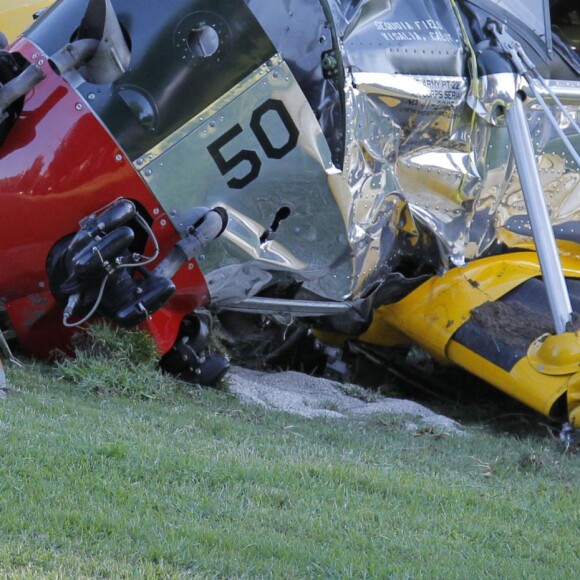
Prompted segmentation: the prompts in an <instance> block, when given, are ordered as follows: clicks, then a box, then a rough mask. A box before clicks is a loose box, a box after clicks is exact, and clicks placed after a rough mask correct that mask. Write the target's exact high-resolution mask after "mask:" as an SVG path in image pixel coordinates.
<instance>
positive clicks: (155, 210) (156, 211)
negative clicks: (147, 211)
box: [153, 207, 159, 215]
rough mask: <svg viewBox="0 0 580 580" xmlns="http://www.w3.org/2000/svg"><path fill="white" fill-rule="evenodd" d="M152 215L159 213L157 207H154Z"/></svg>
mask: <svg viewBox="0 0 580 580" xmlns="http://www.w3.org/2000/svg"><path fill="white" fill-rule="evenodd" d="M153 215H159V208H158V207H156V208H155V209H154V210H153Z"/></svg>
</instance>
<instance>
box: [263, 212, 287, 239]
mask: <svg viewBox="0 0 580 580" xmlns="http://www.w3.org/2000/svg"><path fill="white" fill-rule="evenodd" d="M291 213H292V212H291V211H290V208H289V207H287V206H283V207H281V208H280V209H279V210H278V211H277V212H276V215H275V216H274V221H273V222H272V225H271V226H270V227H269V228H268V229H267V230H266V231H265V232H264V233H263V234H262V235H261V236H260V243H261V244H263V243H264V242H265V241H266V240H267V239H268V238H269V237H270V235H272V234H273V233H274V232H276V231H277V230H278V227H279V226H280V222H282V221H284V220H285V219H286V218H288V217H289V216H290V214H291Z"/></svg>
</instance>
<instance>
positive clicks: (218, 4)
mask: <svg viewBox="0 0 580 580" xmlns="http://www.w3.org/2000/svg"><path fill="white" fill-rule="evenodd" d="M0 22H2V21H1V20H0ZM579 49H580V10H579V9H578V7H577V3H576V2H575V1H574V0H570V1H568V0H561V1H548V0H527V1H526V2H524V1H523V0H510V1H509V2H508V1H507V0H416V1H413V2H408V1H405V0H350V1H347V0H318V1H315V0H289V1H285V2H275V1H272V0H267V1H266V0H211V1H209V0H173V1H172V2H157V1H155V2H148V3H147V8H146V9H144V8H143V4H142V2H140V1H139V0H122V1H121V0H59V1H57V2H56V3H55V4H54V5H53V6H52V7H51V8H50V9H48V10H47V11H46V12H44V13H43V14H42V15H40V17H39V18H38V19H37V20H36V21H35V22H34V24H33V25H32V26H31V27H30V28H29V29H28V30H26V31H25V32H24V33H23V34H22V35H21V36H20V37H19V38H18V39H17V40H15V41H14V42H13V43H12V44H10V45H8V46H7V47H5V48H4V50H3V51H2V52H0V119H1V123H0V199H1V201H2V207H3V211H2V214H1V217H0V220H1V222H0V228H1V231H2V238H1V240H0V265H1V271H0V299H1V301H2V302H1V304H2V307H3V318H2V323H3V330H4V331H5V332H4V335H3V336H4V337H7V338H12V339H14V340H15V341H17V342H18V343H19V345H20V347H21V348H22V349H24V350H25V351H27V352H29V353H31V354H33V355H36V356H48V355H49V353H50V351H51V350H53V349H55V348H65V347H66V343H67V341H68V340H69V339H70V336H71V333H72V332H73V331H74V329H75V328H76V327H78V326H80V325H82V324H84V323H85V322H86V321H88V320H90V319H91V318H93V317H100V318H105V319H109V320H111V321H113V322H114V323H116V324H118V325H120V326H123V327H133V326H140V327H142V328H146V329H147V330H149V332H150V333H151V334H152V336H153V337H154V339H155V340H156V342H157V344H158V347H159V350H160V352H162V353H166V354H165V357H164V359H165V360H166V362H167V366H168V367H169V368H171V369H172V370H173V371H174V372H177V373H185V374H187V373H193V376H194V378H197V379H198V380H200V381H201V382H205V383H211V382H212V381H215V380H217V378H218V377H219V376H221V375H222V374H223V372H224V371H225V369H226V368H227V362H226V361H225V360H224V359H223V358H221V357H220V356H218V355H215V354H212V353H210V352H209V350H208V347H207V344H208V337H209V334H210V323H209V320H210V318H209V316H208V314H207V312H206V310H205V309H204V307H207V306H208V305H209V304H210V303H211V305H212V308H214V309H216V310H218V311H221V312H243V313H254V314H259V315H260V316H263V317H268V318H270V319H271V320H273V321H274V322H275V323H277V324H283V325H284V324H285V325H290V324H291V322H292V321H294V320H296V319H299V320H301V321H302V322H303V323H304V324H306V325H307V326H309V327H311V328H313V329H315V332H317V333H318V334H319V336H320V337H321V338H323V339H328V340H329V341H331V342H332V343H333V344H338V345H340V344H344V343H345V341H346V340H355V341H358V342H359V343H362V344H365V343H366V344H378V345H383V346H389V347H392V346H405V345H419V346H420V347H421V348H422V349H423V350H425V351H426V352H427V353H429V355H431V357H432V358H433V359H434V361H436V362H437V363H441V364H444V365H458V366H460V367H462V368H464V369H466V370H468V371H469V372H471V373H473V374H474V375H476V376H478V377H480V378H481V379H483V380H485V381H487V382H489V383H491V384H492V385H494V386H495V387H497V388H498V389H500V390H502V391H504V392H505V393H507V394H509V395H510V396H512V397H514V398H516V399H518V400H520V401H522V402H523V403H525V404H526V405H528V406H529V407H531V408H533V409H535V410H536V411H539V412H540V413H543V414H544V415H546V416H548V417H551V418H554V419H557V420H560V421H562V422H568V423H569V424H570V425H571V426H572V427H573V428H576V429H577V428H580V335H579V334H578V328H580V325H579V324H578V314H580V256H579V253H578V249H579V248H580V246H579V245H578V244H579V243H580V155H579V150H580V128H579V122H580V121H579V119H580V58H579V56H578V50H579ZM9 349H10V346H9V344H8V343H7V342H6V340H4V351H5V353H6V354H7V356H10V354H9V352H10V351H9Z"/></svg>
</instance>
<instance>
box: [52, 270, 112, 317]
mask: <svg viewBox="0 0 580 580" xmlns="http://www.w3.org/2000/svg"><path fill="white" fill-rule="evenodd" d="M109 278H110V276H109V275H108V274H107V275H106V276H105V277H104V278H103V281H102V282H101V287H100V288H99V294H98V295H97V298H96V300H95V303H94V305H93V307H92V308H91V310H90V311H89V313H88V314H87V315H86V316H85V317H84V318H82V319H81V320H79V321H78V322H69V321H68V320H69V318H70V315H67V313H66V310H65V314H64V316H63V319H62V323H63V325H64V326H66V327H67V328H76V327H77V326H80V325H81V324H84V323H85V322H87V321H88V320H89V319H90V318H91V317H92V316H93V315H94V313H95V312H96V311H97V308H98V307H99V306H100V305H101V300H102V299H103V294H104V293H105V286H106V284H107V281H108V280H109ZM72 298H74V296H71V297H70V298H69V301H70V300H71V299H72ZM67 308H68V307H67Z"/></svg>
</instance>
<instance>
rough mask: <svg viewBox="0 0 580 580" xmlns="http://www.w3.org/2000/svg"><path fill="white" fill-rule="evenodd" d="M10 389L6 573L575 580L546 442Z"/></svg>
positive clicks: (180, 399)
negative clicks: (537, 579)
mask: <svg viewBox="0 0 580 580" xmlns="http://www.w3.org/2000/svg"><path fill="white" fill-rule="evenodd" d="M8 375H9V379H10V382H11V385H12V387H13V388H12V390H11V392H10V394H9V396H8V398H7V399H5V400H2V401H0V538H1V541H0V575H3V576H5V577H10V578H18V577H30V576H36V577H38V576H42V577H47V576H48V577H56V576H58V577H74V578H77V577H81V576H91V577H94V576H101V577H133V576H145V577H159V576H163V577H166V576H175V577H181V576H193V577H226V576H227V577H252V578H253V577H276V578H304V577H340V578H351V577H352V578H365V577H387V578H391V577H392V578H481V577H505V578H528V577H529V578H573V577H577V574H578V570H579V568H580V517H579V513H580V491H579V483H578V482H579V479H580V455H573V454H570V453H565V452H563V450H562V449H561V448H559V447H558V446H557V445H556V444H555V443H554V442H553V441H552V439H551V438H550V437H549V436H548V435H547V434H543V433H539V434H538V433H536V434H534V433H533V432H531V431H530V432H529V433H524V434H522V433H516V432H513V431H512V432H507V433H502V432H499V433H498V432H494V431H492V430H490V428H489V427H486V426H484V425H477V424H473V425H470V426H469V427H468V429H467V431H468V436H465V437H457V436H455V437H448V436H446V435H444V434H441V433H433V432H432V431H430V430H428V429H426V430H424V431H423V432H422V431H419V432H418V433H416V434H414V435H413V434H410V433H409V432H407V431H406V430H405V429H404V428H403V425H404V421H403V420H402V419H400V418H398V419H396V418H392V417H388V416H387V417H376V418H373V419H370V420H368V421H366V422H351V423H349V422H345V421H330V420H326V421H324V420H317V421H312V420H303V419H300V418H297V417H294V416H288V415H282V414H278V413H272V412H265V411H263V410H261V409H259V408H256V407H247V406H242V405H240V404H239V403H238V402H237V401H236V400H235V399H234V398H233V397H231V396H230V395H227V394H226V393H223V392H219V391H213V390H193V391H192V392H189V393H184V392H175V393H174V394H172V395H167V396H165V397H163V400H160V401H156V400H137V399H135V398H123V397H118V396H112V395H104V396H103V395H101V396H96V395H87V394H85V393H84V392H82V391H81V390H80V389H78V388H75V387H73V386H71V385H70V384H66V383H64V382H63V381H62V380H60V379H59V378H58V376H57V371H56V370H55V368H54V367H47V366H37V365H29V366H28V367H27V368H26V370H25V371H20V370H17V369H14V368H12V369H9V372H8Z"/></svg>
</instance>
